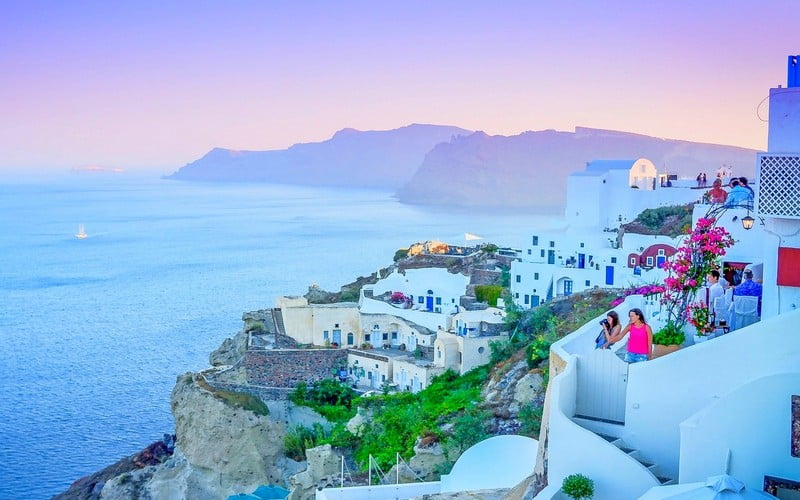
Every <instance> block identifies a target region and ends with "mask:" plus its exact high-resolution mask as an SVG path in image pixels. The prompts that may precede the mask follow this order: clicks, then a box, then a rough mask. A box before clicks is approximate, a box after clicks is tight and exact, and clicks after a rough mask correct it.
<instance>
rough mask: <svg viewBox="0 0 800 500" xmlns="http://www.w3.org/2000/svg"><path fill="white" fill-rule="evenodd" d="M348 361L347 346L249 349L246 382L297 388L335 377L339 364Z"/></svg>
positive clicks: (265, 385)
mask: <svg viewBox="0 0 800 500" xmlns="http://www.w3.org/2000/svg"><path fill="white" fill-rule="evenodd" d="M339 362H342V363H346V362H347V351H346V350H344V349H276V350H266V351H247V353H246V354H245V359H244V365H245V368H246V370H247V383H248V384H252V385H256V386H262V387H276V388H277V387H283V388H294V387H295V386H296V385H297V384H298V383H300V382H306V383H310V382H317V381H320V380H324V379H326V378H331V376H333V369H334V367H335V366H336V365H337V363H339Z"/></svg>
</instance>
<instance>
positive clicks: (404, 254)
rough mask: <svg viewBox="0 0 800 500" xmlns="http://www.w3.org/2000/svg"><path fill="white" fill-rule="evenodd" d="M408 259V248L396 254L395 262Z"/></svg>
mask: <svg viewBox="0 0 800 500" xmlns="http://www.w3.org/2000/svg"><path fill="white" fill-rule="evenodd" d="M406 257H408V248H401V249H400V250H398V251H396V252H395V253H394V261H395V262H397V261H398V260H400V259H405V258H406Z"/></svg>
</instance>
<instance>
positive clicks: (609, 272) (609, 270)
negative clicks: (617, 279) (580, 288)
mask: <svg viewBox="0 0 800 500" xmlns="http://www.w3.org/2000/svg"><path fill="white" fill-rule="evenodd" d="M613 284H614V266H606V285H613Z"/></svg>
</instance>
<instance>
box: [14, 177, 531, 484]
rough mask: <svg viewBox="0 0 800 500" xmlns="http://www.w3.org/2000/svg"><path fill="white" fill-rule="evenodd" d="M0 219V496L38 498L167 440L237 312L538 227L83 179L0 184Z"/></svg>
mask: <svg viewBox="0 0 800 500" xmlns="http://www.w3.org/2000/svg"><path fill="white" fill-rule="evenodd" d="M0 214H2V215H0V498H2V499H5V498H15V499H16V498H35V499H39V498H48V497H50V496H52V495H54V494H56V493H59V492H61V491H63V490H64V489H66V488H67V487H68V486H69V484H70V483H71V482H72V481H74V480H76V479H78V478H79V477H81V476H84V475H87V474H90V473H92V472H94V471H96V470H98V469H100V468H102V467H104V466H106V465H109V464H110V463H112V462H114V461H116V460H117V459H119V458H120V457H122V456H125V455H129V454H131V453H133V452H135V451H138V450H140V449H141V448H142V447H144V446H145V445H147V444H149V443H151V442H153V441H155V440H156V439H159V438H160V437H161V436H162V435H163V434H164V433H166V432H171V431H172V430H173V423H172V416H171V414H170V406H169V397H170V391H171V390H172V386H173V383H174V381H175V378H176V376H177V375H179V374H181V373H184V372H186V371H189V370H199V369H202V368H205V367H206V366H207V365H208V361H207V360H208V354H209V352H210V351H212V350H213V349H215V348H216V347H217V346H218V345H219V344H220V342H221V341H222V340H223V339H224V338H226V337H228V336H231V335H232V334H233V333H235V332H236V331H237V330H238V329H239V328H240V326H241V315H242V312H243V311H246V310H253V309H258V308H264V307H270V306H272V305H273V304H274V300H275V297H276V296H278V295H280V294H302V293H305V291H306V290H307V287H308V285H309V284H311V283H313V282H316V283H318V284H319V285H320V286H322V287H323V288H325V289H329V290H335V289H338V286H340V285H341V284H343V283H346V282H349V281H352V279H353V278H354V277H355V276H358V275H366V274H369V273H371V272H373V271H375V270H376V269H378V268H379V267H382V266H386V265H388V264H389V263H391V259H392V256H393V255H394V252H395V250H396V249H397V248H400V247H403V246H407V245H408V244H410V243H413V242H416V241H422V240H426V239H433V238H437V239H442V240H445V241H451V242H459V241H463V233H464V232H471V233H475V234H479V235H481V236H484V237H486V241H493V242H495V243H499V244H508V245H515V246H520V245H521V244H522V242H523V241H524V240H525V239H526V238H527V237H528V236H527V235H528V234H529V233H530V229H531V228H533V227H536V226H537V225H539V224H540V223H542V221H543V220H544V217H543V216H532V215H529V214H520V213H506V214H494V213H492V212H491V211H486V210H483V211H481V212H480V213H478V214H475V213H467V212H451V211H447V210H442V209H429V208H421V207H410V206H405V205H402V204H399V203H397V202H396V201H395V200H393V199H392V197H391V196H390V194H389V193H385V192H376V191H363V190H358V191H356V190H329V189H311V188H299V187H287V186H277V185H264V184H261V185H204V184H186V183H175V182H169V181H162V180H158V179H145V180H130V179H126V178H124V177H117V176H113V177H111V178H96V177H94V176H91V175H88V176H87V175H80V176H77V177H76V178H72V179H69V178H68V179H64V180H59V181H57V182H52V183H51V184H47V185H45V184H41V183H37V184H31V183H28V184H24V183H16V184H15V183H11V182H2V181H0ZM78 224H84V225H85V227H86V232H87V233H88V234H89V238H87V239H84V240H78V239H76V238H75V237H74V234H75V233H76V232H77V229H78Z"/></svg>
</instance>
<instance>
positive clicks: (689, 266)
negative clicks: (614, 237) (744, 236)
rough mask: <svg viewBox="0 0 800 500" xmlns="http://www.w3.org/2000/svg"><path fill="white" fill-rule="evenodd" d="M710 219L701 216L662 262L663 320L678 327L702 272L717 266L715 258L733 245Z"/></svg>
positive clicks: (700, 281)
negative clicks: (676, 248) (675, 248)
mask: <svg viewBox="0 0 800 500" xmlns="http://www.w3.org/2000/svg"><path fill="white" fill-rule="evenodd" d="M715 222H716V220H715V219H713V218H701V219H698V220H697V225H695V227H694V229H693V230H692V231H691V232H690V233H689V234H688V235H687V236H686V239H685V240H684V243H683V245H682V246H680V247H678V251H677V252H676V253H675V255H673V256H672V257H671V258H670V259H669V260H667V261H666V262H665V263H664V267H663V269H664V270H665V271H667V277H666V278H665V279H664V294H663V295H662V296H661V304H662V305H664V306H665V308H666V311H667V322H668V323H673V324H675V325H676V326H678V327H682V326H683V325H685V324H686V321H687V320H688V319H689V317H690V314H687V313H688V311H689V304H690V302H691V301H692V300H693V299H694V296H695V294H696V293H697V291H698V290H699V289H700V288H701V287H702V286H703V282H704V281H705V278H706V275H707V274H708V273H709V272H711V270H712V269H715V268H717V267H718V264H719V260H720V258H721V257H722V256H724V255H725V253H726V250H727V249H728V248H730V247H731V246H732V245H733V237H732V236H731V235H730V233H728V231H726V230H725V228H724V227H720V226H716V225H715Z"/></svg>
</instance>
